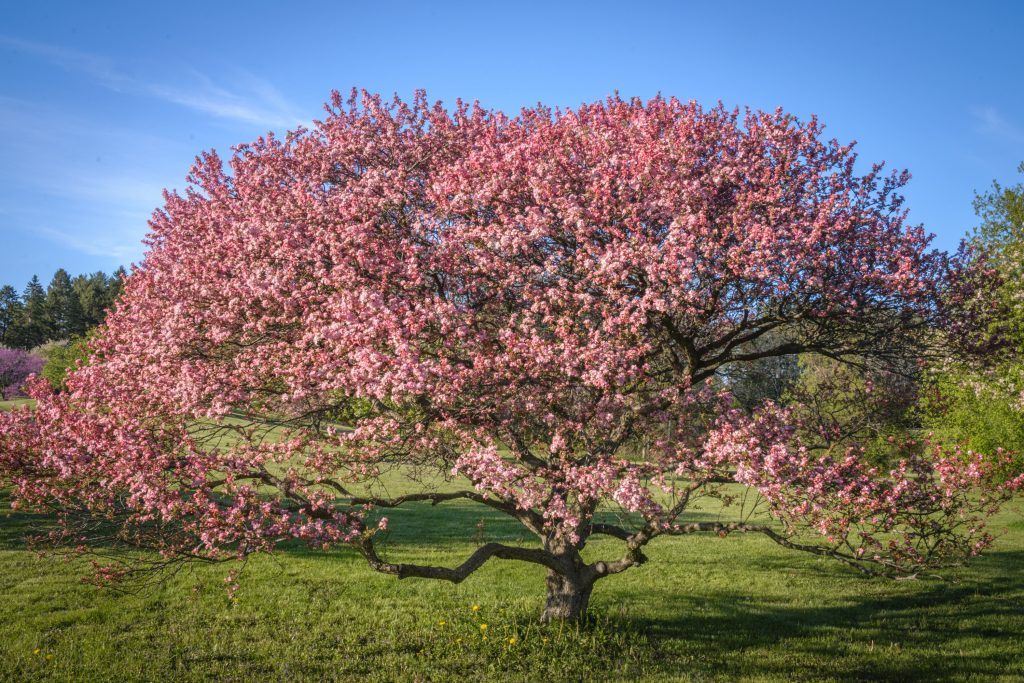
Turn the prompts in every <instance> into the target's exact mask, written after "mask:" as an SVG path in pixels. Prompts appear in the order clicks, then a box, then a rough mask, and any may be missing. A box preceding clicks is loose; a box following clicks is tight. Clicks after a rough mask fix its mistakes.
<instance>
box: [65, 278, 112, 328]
mask: <svg viewBox="0 0 1024 683" xmlns="http://www.w3.org/2000/svg"><path fill="white" fill-rule="evenodd" d="M107 280H108V278H107V274H106V273H104V272H103V271H97V272H95V273H93V274H92V275H79V276H78V277H76V278H75V279H74V282H73V283H72V285H73V287H74V289H75V292H77V294H78V300H79V303H80V304H81V307H82V318H83V321H84V324H85V327H86V328H87V329H89V328H93V327H96V326H97V325H99V324H100V323H102V322H103V319H104V317H106V311H107V307H108V305H109V302H108V296H109V295H108V294H107V290H108V286H107Z"/></svg>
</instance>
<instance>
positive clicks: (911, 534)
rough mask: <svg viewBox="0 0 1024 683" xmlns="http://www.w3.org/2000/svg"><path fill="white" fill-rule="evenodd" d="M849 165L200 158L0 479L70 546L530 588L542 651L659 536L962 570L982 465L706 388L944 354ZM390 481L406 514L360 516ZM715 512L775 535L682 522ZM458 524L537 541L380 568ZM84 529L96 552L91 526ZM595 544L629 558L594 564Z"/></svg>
mask: <svg viewBox="0 0 1024 683" xmlns="http://www.w3.org/2000/svg"><path fill="white" fill-rule="evenodd" d="M854 158H855V157H854V155H853V153H852V148H851V146H850V145H842V144H839V143H838V142H836V141H828V140H825V139H823V138H822V135H821V126H820V125H819V124H818V122H817V121H815V120H813V119H812V120H811V121H809V122H799V121H797V120H796V119H795V118H793V117H792V116H790V115H788V114H785V113H783V112H781V111H777V112H773V113H763V112H747V113H745V114H744V115H740V114H738V113H737V112H730V111H727V110H725V109H723V108H721V107H718V108H715V109H711V110H704V109H702V108H701V107H699V106H698V105H696V104H693V103H690V104H684V103H681V102H678V101H676V100H674V99H672V100H666V99H661V98H656V99H654V100H651V101H649V102H646V103H643V102H640V101H638V100H632V101H625V100H621V99H618V98H612V99H609V100H607V101H605V102H599V103H595V104H590V105H585V106H582V107H580V108H579V109H578V110H575V111H568V112H557V111H552V110H549V109H546V108H542V107H538V108H536V109H532V110H525V111H523V112H522V113H521V114H520V115H519V116H518V117H516V118H508V117H506V116H504V115H503V114H500V113H495V112H489V111H485V110H483V109H481V108H479V107H477V106H472V107H471V106H468V105H465V104H462V103H460V104H458V106H457V107H456V109H455V110H454V111H451V112H449V111H447V110H445V109H444V108H443V107H442V106H441V105H440V104H433V105H432V104H430V103H428V102H427V101H426V99H425V96H423V95H422V94H420V95H418V96H417V98H416V100H415V102H413V103H412V104H406V103H403V102H401V101H397V100H396V101H395V102H394V103H393V104H391V105H387V104H385V103H384V102H383V101H382V100H380V99H379V98H378V97H374V96H370V95H363V97H362V99H361V100H360V99H359V98H358V97H357V96H356V95H355V94H353V96H352V98H351V99H350V100H349V101H348V103H347V104H346V103H345V102H344V101H343V100H342V99H341V97H339V96H337V95H335V97H334V99H333V102H332V106H331V107H330V108H329V110H328V116H327V118H326V119H325V120H324V121H323V122H320V123H318V124H317V125H316V126H315V127H314V128H313V129H311V130H301V131H298V132H296V133H293V134H289V135H288V136H287V137H286V138H284V139H279V138H276V137H272V136H268V137H267V138H261V139H259V140H257V141H256V142H255V143H253V144H251V145H244V146H241V147H239V148H238V149H237V150H236V152H235V154H234V156H233V157H232V159H231V162H230V163H231V168H230V172H229V171H227V170H225V169H224V167H223V164H222V161H221V160H220V158H219V157H218V156H217V155H216V154H214V153H212V152H211V153H208V154H205V155H203V156H202V157H201V159H200V160H199V161H198V163H197V164H196V166H195V167H194V169H193V171H192V174H191V176H190V182H191V183H192V185H193V187H192V189H190V190H189V191H188V192H187V193H185V194H184V195H178V194H167V195H166V205H165V207H164V208H163V209H162V210H161V211H158V212H157V213H156V214H155V215H154V217H153V220H152V223H151V225H152V233H151V235H150V236H149V238H148V245H149V252H148V253H147V255H146V258H145V261H144V262H143V264H142V265H141V266H140V267H138V268H137V269H136V270H135V271H134V272H133V273H132V275H131V277H130V278H129V280H128V282H127V285H126V290H125V293H124V296H123V300H122V302H121V304H120V305H119V307H118V308H117V309H116V310H115V311H114V312H113V313H111V315H110V316H109V318H108V320H107V323H106V326H105V328H104V329H102V330H101V331H100V333H99V334H98V336H97V337H96V338H95V340H94V341H93V342H92V344H91V345H92V350H93V355H92V357H91V358H90V362H89V364H88V365H85V366H83V367H80V368H79V369H77V370H76V371H74V372H73V373H71V375H70V376H69V377H68V379H67V387H68V391H67V392H64V393H60V394H54V393H53V392H52V390H51V389H50V387H49V385H47V384H46V383H45V382H42V381H37V382H36V383H34V384H33V385H32V390H31V391H32V395H33V396H35V397H36V398H37V399H38V408H37V409H36V410H35V411H34V412H28V411H22V412H19V413H17V414H15V415H7V416H3V417H2V418H0V420H2V422H0V457H2V465H0V467H2V468H3V469H4V470H5V471H6V472H7V473H8V476H9V478H10V479H11V481H12V482H13V483H14V484H15V486H16V490H17V496H18V502H17V504H18V505H25V506H46V507H47V508H48V509H57V510H59V511H60V512H61V515H62V521H63V522H64V524H63V527H62V530H61V531H60V532H58V534H57V535H56V536H55V538H54V540H56V541H59V542H63V543H69V544H73V545H80V546H82V547H83V548H88V547H89V546H91V545H94V544H96V543H101V542H102V543H112V542H117V543H122V544H125V545H128V546H130V547H133V548H138V547H144V548H156V549H157V550H158V551H159V552H160V554H161V556H162V557H163V558H164V560H165V561H166V562H174V561H179V560H185V559H195V558H202V559H207V560H219V559H230V558H237V557H244V556H246V555H248V554H250V553H254V552H259V551H266V550H270V549H271V548H273V547H274V546H275V545H276V544H278V543H279V542H281V541H282V540H284V539H289V538H295V539H301V540H303V541H305V542H307V543H309V544H310V545H311V546H313V547H316V548H323V549H327V548H330V547H332V546H335V545H338V544H350V545H352V546H353V547H355V548H356V549H357V550H358V551H359V552H361V553H362V554H363V555H364V556H365V557H366V559H367V561H368V563H369V564H370V566H371V567H372V568H374V569H376V570H378V571H382V572H386V573H390V574H394V575H396V576H398V577H400V578H405V577H425V578H438V579H444V580H448V581H454V582H458V581H462V580H463V579H464V578H465V577H466V576H468V575H469V574H470V573H472V572H473V571H475V570H476V569H477V568H478V567H480V566H481V565H482V564H483V563H484V562H486V561H487V560H488V559H490V558H494V557H496V558H500V559H515V560H521V561H527V562H532V563H536V564H540V565H542V566H544V567H545V568H547V570H548V584H547V588H548V603H547V608H546V610H545V618H546V619H554V618H569V619H574V618H577V617H579V616H580V615H582V614H584V613H585V611H586V607H587V602H588V599H589V596H590V592H591V589H592V587H593V584H594V582H595V581H597V580H599V579H601V578H603V577H606V576H609V575H612V574H616V573H619V572H622V571H625V570H627V569H629V568H630V567H633V566H635V565H637V564H640V563H642V562H643V561H645V559H646V557H645V556H644V554H643V549H644V547H645V546H646V545H647V544H648V543H650V542H651V541H653V540H654V539H656V538H658V537H661V536H665V535H677V534H690V533H716V534H719V535H727V534H729V533H732V532H756V533H762V534H765V535H766V536H767V537H769V538H771V539H772V540H774V541H775V542H777V543H779V544H781V545H783V546H785V547H787V548H792V549H795V550H804V551H809V552H814V553H817V554H820V555H824V556H828V557H832V558H835V559H838V560H840V561H843V562H846V563H848V564H851V565H854V566H856V567H858V568H861V569H863V570H864V571H868V572H876V573H884V574H887V575H912V574H914V573H916V572H918V571H920V570H921V569H922V568H925V567H931V566H935V565H941V564H943V563H948V562H957V561H960V560H961V559H963V558H964V557H967V556H970V555H972V554H974V553H976V552H978V551H979V550H981V549H983V548H984V547H986V546H987V545H988V544H989V543H990V542H991V538H990V537H989V536H988V535H986V534H985V532H984V530H983V527H984V522H983V521H984V517H985V516H986V514H988V513H989V512H991V510H992V509H993V508H994V506H995V505H996V504H997V503H998V502H999V501H1000V500H1001V499H1002V498H1004V497H1005V496H1007V495H1009V490H1010V489H1009V488H1008V487H1006V486H1002V487H1000V486H997V485H994V484H992V477H991V472H990V471H989V469H988V468H990V465H987V464H985V463H979V462H975V461H974V460H972V459H971V458H970V457H949V454H947V453H945V452H943V451H941V450H939V449H936V448H932V447H930V446H928V445H920V444H908V445H907V448H906V453H905V454H903V455H901V457H899V458H898V459H897V460H896V462H897V464H896V466H895V467H893V468H891V469H888V470H885V471H882V470H879V469H878V468H875V467H872V466H870V465H869V464H867V463H866V462H865V461H864V459H863V458H861V457H860V455H861V453H860V451H859V450H858V448H857V447H856V446H848V445H844V446H843V450H841V451H837V452H833V451H832V450H826V451H824V452H823V451H821V450H816V449H814V448H812V444H804V443H801V441H800V438H799V437H798V436H797V434H796V433H795V432H794V430H793V424H792V423H793V418H792V416H791V414H790V413H789V411H787V410H784V409H781V408H778V407H777V406H775V405H774V404H771V403H768V404H767V405H766V406H765V407H764V408H763V409H762V410H761V411H760V412H757V413H755V414H754V415H748V414H746V413H743V412H741V411H738V410H735V409H733V408H732V407H731V406H732V400H731V398H730V396H729V395H728V393H727V391H725V389H724V388H723V387H722V386H720V385H718V384H716V383H715V377H716V376H717V373H718V371H719V369H720V368H723V367H725V366H736V365H737V364H742V363H747V362H754V361H757V360H759V359H763V358H769V357H774V356H781V355H789V354H796V353H823V354H827V355H829V356H830V357H832V358H835V359H838V360H843V359H847V358H857V359H864V358H876V359H879V361H880V362H881V361H886V360H898V359H906V358H907V357H908V356H914V355H917V354H919V353H921V351H920V349H921V348H922V345H923V344H925V343H926V342H927V341H928V340H929V339H931V338H932V336H933V335H930V334H929V330H930V329H931V327H932V326H933V325H934V324H936V323H937V322H940V321H939V320H938V317H937V316H938V315H939V313H938V311H939V310H940V309H939V307H938V306H937V305H936V300H937V297H939V296H940V295H941V293H942V292H943V291H944V289H945V288H946V287H947V272H948V268H947V259H946V257H945V255H944V254H941V253H938V252H934V251H929V250H928V238H927V237H926V236H925V234H924V233H923V231H922V230H921V229H920V228H918V227H911V226H907V225H905V223H904V216H905V214H904V212H903V210H902V208H901V202H902V199H901V198H900V197H899V195H898V194H896V190H897V189H898V188H899V187H900V186H901V185H902V184H903V183H904V182H905V181H906V178H907V176H906V175H905V174H894V175H890V176H884V175H882V173H881V170H880V167H878V166H876V167H875V168H874V169H873V170H871V171H870V172H869V173H868V174H866V175H863V176H861V175H857V174H856V173H854V170H853V169H854ZM389 471H396V472H397V473H399V474H403V473H404V474H406V475H408V476H409V477H410V480H411V481H412V482H424V481H426V482H427V483H426V484H422V489H421V490H420V491H418V492H416V493H410V494H407V495H402V496H400V497H397V498H389V497H384V496H382V495H375V494H374V493H373V492H375V491H379V490H380V489H379V487H376V486H375V482H377V481H378V479H379V478H380V477H381V476H382V475H383V474H385V473H387V472H389ZM431 471H432V472H434V473H435V476H436V477H442V478H449V479H451V480H455V481H457V482H458V484H459V485H458V486H456V487H454V489H452V488H448V489H446V490H445V492H438V491H437V490H436V489H434V488H433V487H432V486H431V485H430V484H429V482H430V481H431V479H430V477H424V476H423V474H424V473H429V472H431ZM738 486H743V487H748V488H750V489H753V490H754V491H755V492H756V493H758V494H760V495H759V496H758V500H760V501H762V504H761V506H760V507H758V508H757V512H758V514H759V515H760V513H762V512H763V513H764V514H766V515H769V516H770V517H771V518H774V519H775V520H776V521H775V522H772V521H770V519H768V518H765V517H763V516H756V515H752V514H751V511H750V510H749V509H745V510H744V511H743V512H742V514H739V515H738V516H737V518H736V519H734V520H723V521H720V522H687V521H686V520H685V519H684V518H683V514H684V513H685V512H686V510H687V509H688V508H689V507H690V506H691V505H692V504H693V503H694V501H696V500H697V499H698V498H699V497H700V496H724V495H729V494H730V491H732V490H733V489H732V488H730V487H738ZM975 488H977V489H980V490H982V491H983V493H982V495H980V497H978V496H975V495H973V494H972V489H975ZM451 500H468V501H472V502H475V503H476V504H479V505H482V506H487V507H489V508H491V509H493V510H497V511H500V512H502V513H505V514H507V515H509V516H511V517H512V518H514V519H516V520H517V521H519V522H520V523H521V524H522V525H523V526H524V528H525V530H526V531H527V533H529V534H530V535H531V536H533V537H534V538H536V543H535V544H534V545H533V546H530V547H521V546H509V545H503V544H499V543H486V544H483V545H482V546H481V547H480V548H479V549H478V550H477V551H476V552H474V553H473V554H472V555H471V556H470V557H469V558H467V560H466V561H465V562H464V563H463V564H461V565H460V566H458V567H456V568H447V567H437V566H423V565H413V564H395V563H391V562H389V561H387V560H386V559H385V558H382V557H381V556H380V555H379V554H378V550H377V547H376V545H375V543H374V538H375V535H376V534H377V533H379V532H380V531H381V529H383V528H384V525H385V524H386V521H382V522H378V523H376V524H370V523H369V522H367V519H368V517H367V512H368V511H369V510H370V509H372V508H389V507H395V506H400V505H408V504H414V503H417V502H430V503H433V504H444V503H445V502H447V501H451ZM599 507H600V508H617V509H620V510H621V511H623V512H624V513H625V515H624V517H623V521H621V522H620V523H619V524H611V523H605V522H602V521H598V520H597V519H595V513H596V512H597V511H598V509H599ZM97 516H101V517H102V518H104V519H105V520H106V523H107V524H106V526H104V527H102V529H105V530H106V531H105V532H103V533H102V534H101V533H100V531H98V529H101V527H100V526H98V525H95V524H80V523H79V522H80V520H83V519H84V520H90V519H94V518H95V517H97ZM111 529H112V531H111ZM805 530H809V533H810V534H811V535H810V536H808V531H805ZM470 533H472V530H471V529H468V530H467V534H470ZM593 534H605V535H609V536H611V537H614V538H617V539H620V540H621V541H622V542H623V550H622V554H621V555H620V556H619V557H616V558H609V559H604V560H597V561H594V562H590V563H588V562H586V561H584V560H583V558H582V556H581V554H580V551H581V550H582V548H583V546H584V545H585V544H586V542H587V540H588V538H589V537H590V536H592V535H593ZM149 566H152V565H149Z"/></svg>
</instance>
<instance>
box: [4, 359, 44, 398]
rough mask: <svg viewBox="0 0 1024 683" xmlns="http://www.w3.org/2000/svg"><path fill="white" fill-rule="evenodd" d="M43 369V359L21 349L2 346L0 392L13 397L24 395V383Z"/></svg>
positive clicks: (5, 396) (6, 396) (7, 396)
mask: <svg viewBox="0 0 1024 683" xmlns="http://www.w3.org/2000/svg"><path fill="white" fill-rule="evenodd" d="M42 369H43V359H42V358H40V357H39V356H37V355H36V354H34V353H30V352H28V351H22V350H21V349H5V348H0V394H2V396H3V398H5V399H11V398H15V397H17V396H24V393H22V385H24V384H25V380H27V379H28V378H29V376H30V375H34V374H36V373H38V372H39V371H40V370H42Z"/></svg>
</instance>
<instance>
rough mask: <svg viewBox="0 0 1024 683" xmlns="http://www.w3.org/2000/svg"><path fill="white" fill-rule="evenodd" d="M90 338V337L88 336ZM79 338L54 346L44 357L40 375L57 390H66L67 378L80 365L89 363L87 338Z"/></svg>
mask: <svg viewBox="0 0 1024 683" xmlns="http://www.w3.org/2000/svg"><path fill="white" fill-rule="evenodd" d="M90 337H91V335H90ZM90 337H79V338H77V339H72V340H71V341H69V342H67V343H64V344H56V345H54V346H53V347H52V348H50V349H49V350H48V351H47V353H46V354H45V355H44V358H45V359H46V364H45V365H43V372H42V375H43V377H44V378H45V379H46V381H47V382H49V383H50V385H51V386H52V387H53V388H54V389H57V390H63V389H66V388H67V384H66V382H67V376H68V373H69V372H70V371H71V370H74V369H75V368H76V367H78V365H79V364H80V363H81V364H82V365H85V364H87V363H88V362H89V338H90Z"/></svg>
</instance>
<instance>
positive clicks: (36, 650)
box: [32, 647, 39, 655]
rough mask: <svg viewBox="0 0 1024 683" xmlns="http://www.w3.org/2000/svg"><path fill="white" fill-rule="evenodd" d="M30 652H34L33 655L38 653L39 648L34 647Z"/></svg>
mask: <svg viewBox="0 0 1024 683" xmlns="http://www.w3.org/2000/svg"><path fill="white" fill-rule="evenodd" d="M32 654H34V655H37V654H39V648H38V647H37V648H36V649H34V650H32Z"/></svg>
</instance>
